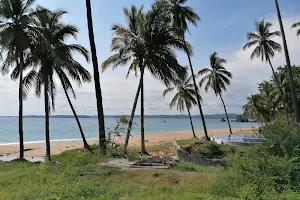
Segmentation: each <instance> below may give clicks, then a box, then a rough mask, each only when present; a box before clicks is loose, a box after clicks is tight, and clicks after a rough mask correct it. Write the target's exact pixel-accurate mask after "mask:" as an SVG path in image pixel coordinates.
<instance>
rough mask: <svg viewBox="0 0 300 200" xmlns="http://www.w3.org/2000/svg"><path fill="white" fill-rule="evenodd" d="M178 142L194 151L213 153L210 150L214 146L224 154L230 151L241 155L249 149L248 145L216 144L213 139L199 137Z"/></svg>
mask: <svg viewBox="0 0 300 200" xmlns="http://www.w3.org/2000/svg"><path fill="white" fill-rule="evenodd" d="M176 142H177V144H178V145H180V146H181V147H183V148H184V149H188V150H189V151H191V152H193V153H204V152H205V153H213V152H210V151H212V149H210V147H212V146H214V147H216V148H218V149H219V151H220V152H222V154H223V155H225V156H226V155H228V154H230V153H239V154H241V155H243V154H245V153H247V152H248V151H249V147H247V146H229V145H223V144H216V143H215V142H211V141H202V140H198V139H189V140H176Z"/></svg>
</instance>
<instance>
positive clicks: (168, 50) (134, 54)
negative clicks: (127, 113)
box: [102, 6, 190, 153]
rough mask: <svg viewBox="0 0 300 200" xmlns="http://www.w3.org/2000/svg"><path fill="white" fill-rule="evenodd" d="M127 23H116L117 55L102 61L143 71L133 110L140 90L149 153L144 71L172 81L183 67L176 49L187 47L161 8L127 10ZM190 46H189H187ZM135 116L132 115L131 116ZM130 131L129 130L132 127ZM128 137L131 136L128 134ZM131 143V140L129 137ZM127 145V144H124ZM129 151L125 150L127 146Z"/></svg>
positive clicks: (142, 122)
mask: <svg viewBox="0 0 300 200" xmlns="http://www.w3.org/2000/svg"><path fill="white" fill-rule="evenodd" d="M124 13H125V18H126V22H127V24H126V26H123V25H119V24H116V25H113V28H112V30H113V31H114V35H115V37H114V38H113V40H112V45H111V49H112V51H114V52H116V54H114V55H112V56H111V57H109V58H108V59H107V60H106V61H104V63H103V64H102V69H103V70H105V69H106V68H108V67H110V66H112V67H113V68H115V67H117V66H120V65H126V64H127V63H129V62H131V65H130V69H135V70H137V69H138V70H139V71H140V83H139V87H140V89H138V91H137V95H136V98H135V100H136V101H135V103H134V107H133V111H132V113H134V110H135V106H136V102H137V99H138V93H139V90H140V93H141V152H142V153H147V151H146V147H145V135H144V78H143V77H144V72H145V69H147V70H148V71H149V72H150V73H151V74H152V75H153V76H154V77H155V78H157V79H159V80H161V81H163V82H164V83H165V84H167V85H168V84H169V82H170V81H171V80H174V79H175V78H176V77H177V75H178V73H180V72H181V71H182V70H183V68H182V67H181V66H180V65H179V64H178V62H177V59H176V54H175V53H174V50H175V49H181V50H182V49H185V48H186V45H185V43H184V42H183V41H182V40H181V39H180V38H178V37H176V36H174V34H173V32H174V30H173V28H172V27H171V26H170V22H169V21H168V18H166V15H165V14H164V13H162V12H160V11H158V10H151V11H149V12H148V13H143V12H142V8H141V9H137V8H135V6H132V7H131V9H124ZM188 47H190V46H188ZM132 119H133V118H132ZM129 132H130V129H129ZM127 138H129V135H128V134H127ZM127 142H128V140H127ZM125 147H127V145H125ZM125 151H126V149H125Z"/></svg>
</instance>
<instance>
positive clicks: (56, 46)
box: [24, 7, 91, 161]
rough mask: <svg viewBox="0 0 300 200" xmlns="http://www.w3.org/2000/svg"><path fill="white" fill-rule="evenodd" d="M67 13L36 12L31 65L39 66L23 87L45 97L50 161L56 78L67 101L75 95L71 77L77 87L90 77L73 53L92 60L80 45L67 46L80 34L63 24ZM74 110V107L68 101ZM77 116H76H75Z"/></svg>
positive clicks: (28, 76) (26, 79) (47, 146)
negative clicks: (50, 119) (62, 19)
mask: <svg viewBox="0 0 300 200" xmlns="http://www.w3.org/2000/svg"><path fill="white" fill-rule="evenodd" d="M66 13H67V12H66V11H64V10H56V11H53V12H52V11H50V10H47V9H45V8H42V7H38V8H37V12H36V13H35V16H34V20H35V21H34V26H35V27H36V28H37V29H38V30H39V35H38V36H37V40H36V43H34V44H33V45H32V46H33V48H32V54H33V56H32V58H31V59H32V62H33V63H34V64H35V65H36V67H34V68H33V69H32V70H31V71H30V72H29V73H28V75H26V76H25V77H24V87H26V88H29V87H31V86H35V92H36V95H37V96H38V97H40V96H41V95H42V93H43V95H44V102H45V126H46V128H45V134H46V159H47V160H48V161H51V152H50V129H49V115H50V112H51V107H52V110H53V111H54V110H55V94H56V83H55V76H56V77H58V78H59V80H60V82H61V84H62V86H63V89H64V91H65V94H66V96H67V99H68V101H69V98H68V97H69V96H68V93H67V91H68V90H70V91H72V92H73V94H74V90H73V87H72V84H71V82H70V80H69V78H68V77H70V78H71V79H73V80H74V81H75V82H77V83H78V84H81V83H82V81H83V82H86V81H90V79H91V78H90V75H89V72H88V71H87V70H85V69H84V68H83V67H82V66H81V64H80V63H78V62H77V61H76V60H74V58H73V55H72V53H73V52H77V53H79V54H81V55H83V56H84V57H85V58H86V59H87V60H88V59H89V56H88V51H87V50H86V49H85V48H84V47H82V46H80V45H78V44H66V43H65V40H66V38H68V37H70V36H73V37H76V35H77V33H78V30H77V28H76V27H74V26H72V25H70V24H64V23H62V22H61V18H62V17H63V15H64V14H66ZM69 104H70V106H71V108H72V107H73V106H72V104H71V101H69ZM75 116H76V113H75Z"/></svg>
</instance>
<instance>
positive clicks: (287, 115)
mask: <svg viewBox="0 0 300 200" xmlns="http://www.w3.org/2000/svg"><path fill="white" fill-rule="evenodd" d="M268 62H269V64H270V66H271V69H272V73H273V76H274V78H275V81H276V84H277V87H278V89H279V93H280V96H281V98H282V102H283V108H284V113H285V116H286V120H287V122H288V123H289V121H290V119H289V114H288V111H287V107H286V101H285V98H284V94H283V91H282V88H281V85H280V83H279V80H278V78H277V75H276V73H275V70H274V68H273V65H272V63H271V61H270V59H269V58H268Z"/></svg>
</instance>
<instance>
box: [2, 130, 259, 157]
mask: <svg viewBox="0 0 300 200" xmlns="http://www.w3.org/2000/svg"><path fill="white" fill-rule="evenodd" d="M228 132H229V131H228V129H218V130H208V134H209V136H215V135H225V134H228ZM233 133H234V134H237V133H253V131H252V129H233ZM196 135H197V136H204V132H203V130H202V131H196ZM191 137H192V131H180V132H166V133H157V134H147V135H146V145H156V144H159V143H162V142H168V141H173V140H178V139H189V138H191ZM116 141H118V142H120V143H123V139H122V138H117V139H116ZM88 143H89V144H90V145H92V144H97V143H98V140H95V139H94V140H88ZM139 144H140V136H133V137H131V138H130V145H131V146H136V145H139ZM78 148H83V145H82V141H81V140H66V141H55V142H52V143H51V154H52V155H55V154H60V153H61V152H63V151H66V150H71V149H78ZM18 155H19V145H17V144H11V145H0V156H16V157H17V156H18ZM44 155H45V144H44V143H29V144H25V157H43V156H44Z"/></svg>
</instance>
